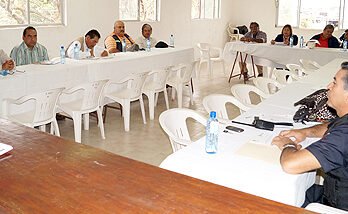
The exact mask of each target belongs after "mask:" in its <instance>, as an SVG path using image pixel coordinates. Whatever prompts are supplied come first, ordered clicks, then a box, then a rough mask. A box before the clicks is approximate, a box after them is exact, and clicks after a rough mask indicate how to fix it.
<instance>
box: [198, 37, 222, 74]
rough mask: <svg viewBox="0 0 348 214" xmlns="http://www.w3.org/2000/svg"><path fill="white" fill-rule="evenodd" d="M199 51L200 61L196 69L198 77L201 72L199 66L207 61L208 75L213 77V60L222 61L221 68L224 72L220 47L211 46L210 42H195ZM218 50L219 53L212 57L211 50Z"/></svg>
mask: <svg viewBox="0 0 348 214" xmlns="http://www.w3.org/2000/svg"><path fill="white" fill-rule="evenodd" d="M197 47H198V50H199V53H200V55H201V56H200V63H199V68H198V71H197V76H198V78H199V76H200V72H201V67H202V64H203V63H207V67H208V70H209V77H210V78H213V63H214V62H221V63H222V70H223V72H224V74H225V61H224V59H223V56H222V49H221V48H216V47H211V46H210V44H208V43H198V44H197ZM214 51H216V52H218V53H219V55H218V56H216V57H214V56H212V52H214Z"/></svg>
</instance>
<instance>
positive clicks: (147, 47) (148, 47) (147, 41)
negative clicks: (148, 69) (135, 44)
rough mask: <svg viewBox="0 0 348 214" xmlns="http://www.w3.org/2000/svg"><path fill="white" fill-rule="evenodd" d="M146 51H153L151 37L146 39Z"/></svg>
mask: <svg viewBox="0 0 348 214" xmlns="http://www.w3.org/2000/svg"><path fill="white" fill-rule="evenodd" d="M146 51H148V52H149V51H151V41H150V38H147V40H146Z"/></svg>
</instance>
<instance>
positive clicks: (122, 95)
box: [105, 72, 149, 132]
mask: <svg viewBox="0 0 348 214" xmlns="http://www.w3.org/2000/svg"><path fill="white" fill-rule="evenodd" d="M148 73H149V72H143V73H137V74H133V75H130V76H128V77H126V78H125V79H123V80H122V81H120V82H110V83H109V84H108V86H107V90H105V91H106V93H105V98H109V99H111V100H113V101H115V102H118V103H119V104H120V105H121V106H122V116H123V122H124V130H125V131H126V132H128V131H129V123H130V103H131V102H133V101H136V100H139V103H140V109H141V115H142V117H143V122H144V124H146V117H145V109H144V101H143V96H142V92H143V87H144V83H145V79H146V77H147V75H148ZM114 84H116V85H122V84H127V87H126V88H124V89H121V90H117V91H112V92H109V91H110V89H111V86H112V85H114Z"/></svg>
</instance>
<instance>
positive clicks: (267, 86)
mask: <svg viewBox="0 0 348 214" xmlns="http://www.w3.org/2000/svg"><path fill="white" fill-rule="evenodd" d="M253 83H254V85H255V86H256V87H257V88H258V89H260V90H261V91H263V92H264V93H266V94H274V93H275V92H277V91H279V90H280V89H281V88H283V87H284V85H282V84H280V83H279V82H278V81H277V80H274V79H271V78H266V77H256V78H255V79H253Z"/></svg>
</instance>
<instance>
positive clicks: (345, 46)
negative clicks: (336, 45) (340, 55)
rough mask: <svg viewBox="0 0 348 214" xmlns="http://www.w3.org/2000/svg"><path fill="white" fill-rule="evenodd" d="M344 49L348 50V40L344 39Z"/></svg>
mask: <svg viewBox="0 0 348 214" xmlns="http://www.w3.org/2000/svg"><path fill="white" fill-rule="evenodd" d="M343 51H347V40H346V39H345V40H344V41H343Z"/></svg>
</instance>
